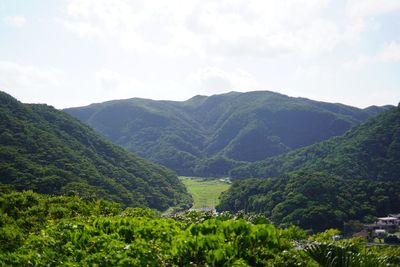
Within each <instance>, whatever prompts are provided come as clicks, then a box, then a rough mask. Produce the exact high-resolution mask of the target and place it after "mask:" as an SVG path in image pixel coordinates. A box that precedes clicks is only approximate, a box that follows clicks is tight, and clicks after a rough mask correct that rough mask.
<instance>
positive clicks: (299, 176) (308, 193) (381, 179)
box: [218, 108, 400, 230]
mask: <svg viewBox="0 0 400 267" xmlns="http://www.w3.org/2000/svg"><path fill="white" fill-rule="evenodd" d="M232 177H233V178H236V179H240V178H249V177H256V178H264V179H244V180H239V181H237V182H236V183H234V184H233V185H232V186H231V188H230V189H229V190H228V191H226V192H225V193H224V194H223V195H222V196H221V202H220V205H219V206H218V209H219V210H230V211H237V210H246V211H253V212H260V213H264V214H265V215H267V216H269V217H270V218H271V219H272V220H273V221H274V222H276V223H283V224H291V223H295V224H298V225H300V226H301V227H303V228H312V229H314V230H324V229H326V228H331V227H335V228H341V227H342V226H343V222H346V221H349V220H361V221H364V222H371V220H372V219H373V216H387V214H390V213H398V212H399V211H400V108H392V109H390V110H388V111H386V112H384V113H382V114H380V115H378V116H376V117H372V118H370V119H368V120H367V121H366V122H364V123H362V124H361V125H359V126H356V127H354V128H352V129H351V130H349V131H348V132H347V133H346V134H344V135H343V136H340V137H334V138H331V139H329V140H327V141H324V142H321V143H318V144H314V145H311V146H309V147H305V148H301V149H298V150H294V151H291V152H288V153H286V154H283V155H280V156H277V157H275V158H271V159H267V160H265V161H261V162H257V163H253V164H249V165H247V166H242V167H240V168H236V169H234V170H232Z"/></svg>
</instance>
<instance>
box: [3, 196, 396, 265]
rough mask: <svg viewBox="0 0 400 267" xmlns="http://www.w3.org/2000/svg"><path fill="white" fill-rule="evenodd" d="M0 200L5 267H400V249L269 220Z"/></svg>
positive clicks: (60, 199)
mask: <svg viewBox="0 0 400 267" xmlns="http://www.w3.org/2000/svg"><path fill="white" fill-rule="evenodd" d="M2 190H3V191H2V195H1V196H0V263H1V264H2V265H3V266H242V267H245V266H311V267H313V266H315V267H317V266H346V267H347V266H349V267H350V266H374V267H380V266H389V267H390V266H398V265H399V264H400V248H399V247H377V246H374V247H370V246H366V243H365V241H363V240H362V239H359V238H353V239H344V240H341V241H332V239H331V236H332V234H338V233H339V232H338V231H337V230H333V229H331V230H328V231H326V232H322V233H319V234H315V235H312V236H307V234H306V233H305V232H304V231H303V230H301V229H300V228H297V227H294V226H291V227H288V228H282V229H279V228H276V227H275V226H273V225H272V224H270V223H269V222H268V220H267V219H265V218H264V217H262V216H244V215H233V214H230V213H224V214H220V215H212V214H210V213H198V212H188V213H182V214H179V215H176V216H173V217H161V216H159V215H158V214H156V213H155V212H154V211H152V210H145V209H139V208H126V209H122V208H121V205H120V204H117V203H114V202H110V201H105V200H96V201H95V200H91V201H89V200H83V199H81V198H79V197H77V196H70V197H67V196H53V197H50V196H45V195H40V194H36V193H33V192H31V191H27V192H22V193H21V192H18V193H17V192H8V191H6V190H5V189H2Z"/></svg>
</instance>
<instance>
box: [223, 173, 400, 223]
mask: <svg viewBox="0 0 400 267" xmlns="http://www.w3.org/2000/svg"><path fill="white" fill-rule="evenodd" d="M217 209H218V210H220V211H225V210H229V211H234V212H237V211H241V210H243V211H245V212H256V213H260V214H264V215H265V216H267V217H268V218H271V220H272V221H273V222H274V223H275V224H277V225H291V224H295V225H298V226H299V227H301V228H303V229H312V230H313V231H323V230H326V229H328V228H338V229H343V228H344V223H346V222H349V221H360V222H363V223H372V222H374V220H375V218H376V217H379V216H380V217H384V216H387V214H390V213H397V212H399V210H400V182H399V181H393V182H388V181H374V180H372V181H370V180H365V179H344V178H342V177H339V176H336V175H332V174H327V173H324V172H307V171H304V172H297V173H291V174H287V175H282V176H279V177H274V178H268V179H245V180H242V181H238V182H235V183H233V185H232V186H231V187H230V188H229V189H228V191H226V192H224V193H223V194H222V195H221V203H220V205H219V206H218V207H217Z"/></svg>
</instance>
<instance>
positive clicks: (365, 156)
mask: <svg viewBox="0 0 400 267" xmlns="http://www.w3.org/2000/svg"><path fill="white" fill-rule="evenodd" d="M298 170H316V171H325V172H328V173H332V174H336V175H339V176H342V177H348V178H353V179H355V178H358V179H371V180H392V181H399V178H400V109H399V108H392V109H390V110H388V111H386V112H384V113H382V114H380V115H378V116H376V117H372V118H370V119H368V120H367V121H366V122H364V123H363V124H361V125H359V126H356V127H354V128H352V129H351V130H349V131H348V132H346V133H345V134H344V135H343V136H340V137H335V138H331V139H329V140H327V141H324V142H321V143H318V144H314V145H311V146H308V147H305V148H302V149H298V150H294V151H291V152H288V153H286V154H283V155H280V156H277V157H274V158H269V159H266V160H264V161H260V162H256V163H252V164H249V165H245V166H241V167H239V168H236V169H233V170H232V171H231V174H232V177H233V178H236V179H240V178H248V177H260V178H263V177H269V176H278V175H281V174H284V173H288V172H291V171H298Z"/></svg>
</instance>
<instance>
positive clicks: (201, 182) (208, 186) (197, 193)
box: [179, 176, 230, 209]
mask: <svg viewBox="0 0 400 267" xmlns="http://www.w3.org/2000/svg"><path fill="white" fill-rule="evenodd" d="M179 179H180V180H181V181H182V182H183V184H184V185H185V186H186V188H187V190H188V192H189V193H190V194H191V195H192V197H193V206H192V208H194V209H197V208H204V207H215V206H216V205H218V203H219V196H220V195H221V193H222V192H224V191H226V190H227V189H228V188H229V186H230V184H229V183H228V182H227V180H226V179H205V178H197V177H185V176H181V177H179Z"/></svg>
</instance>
